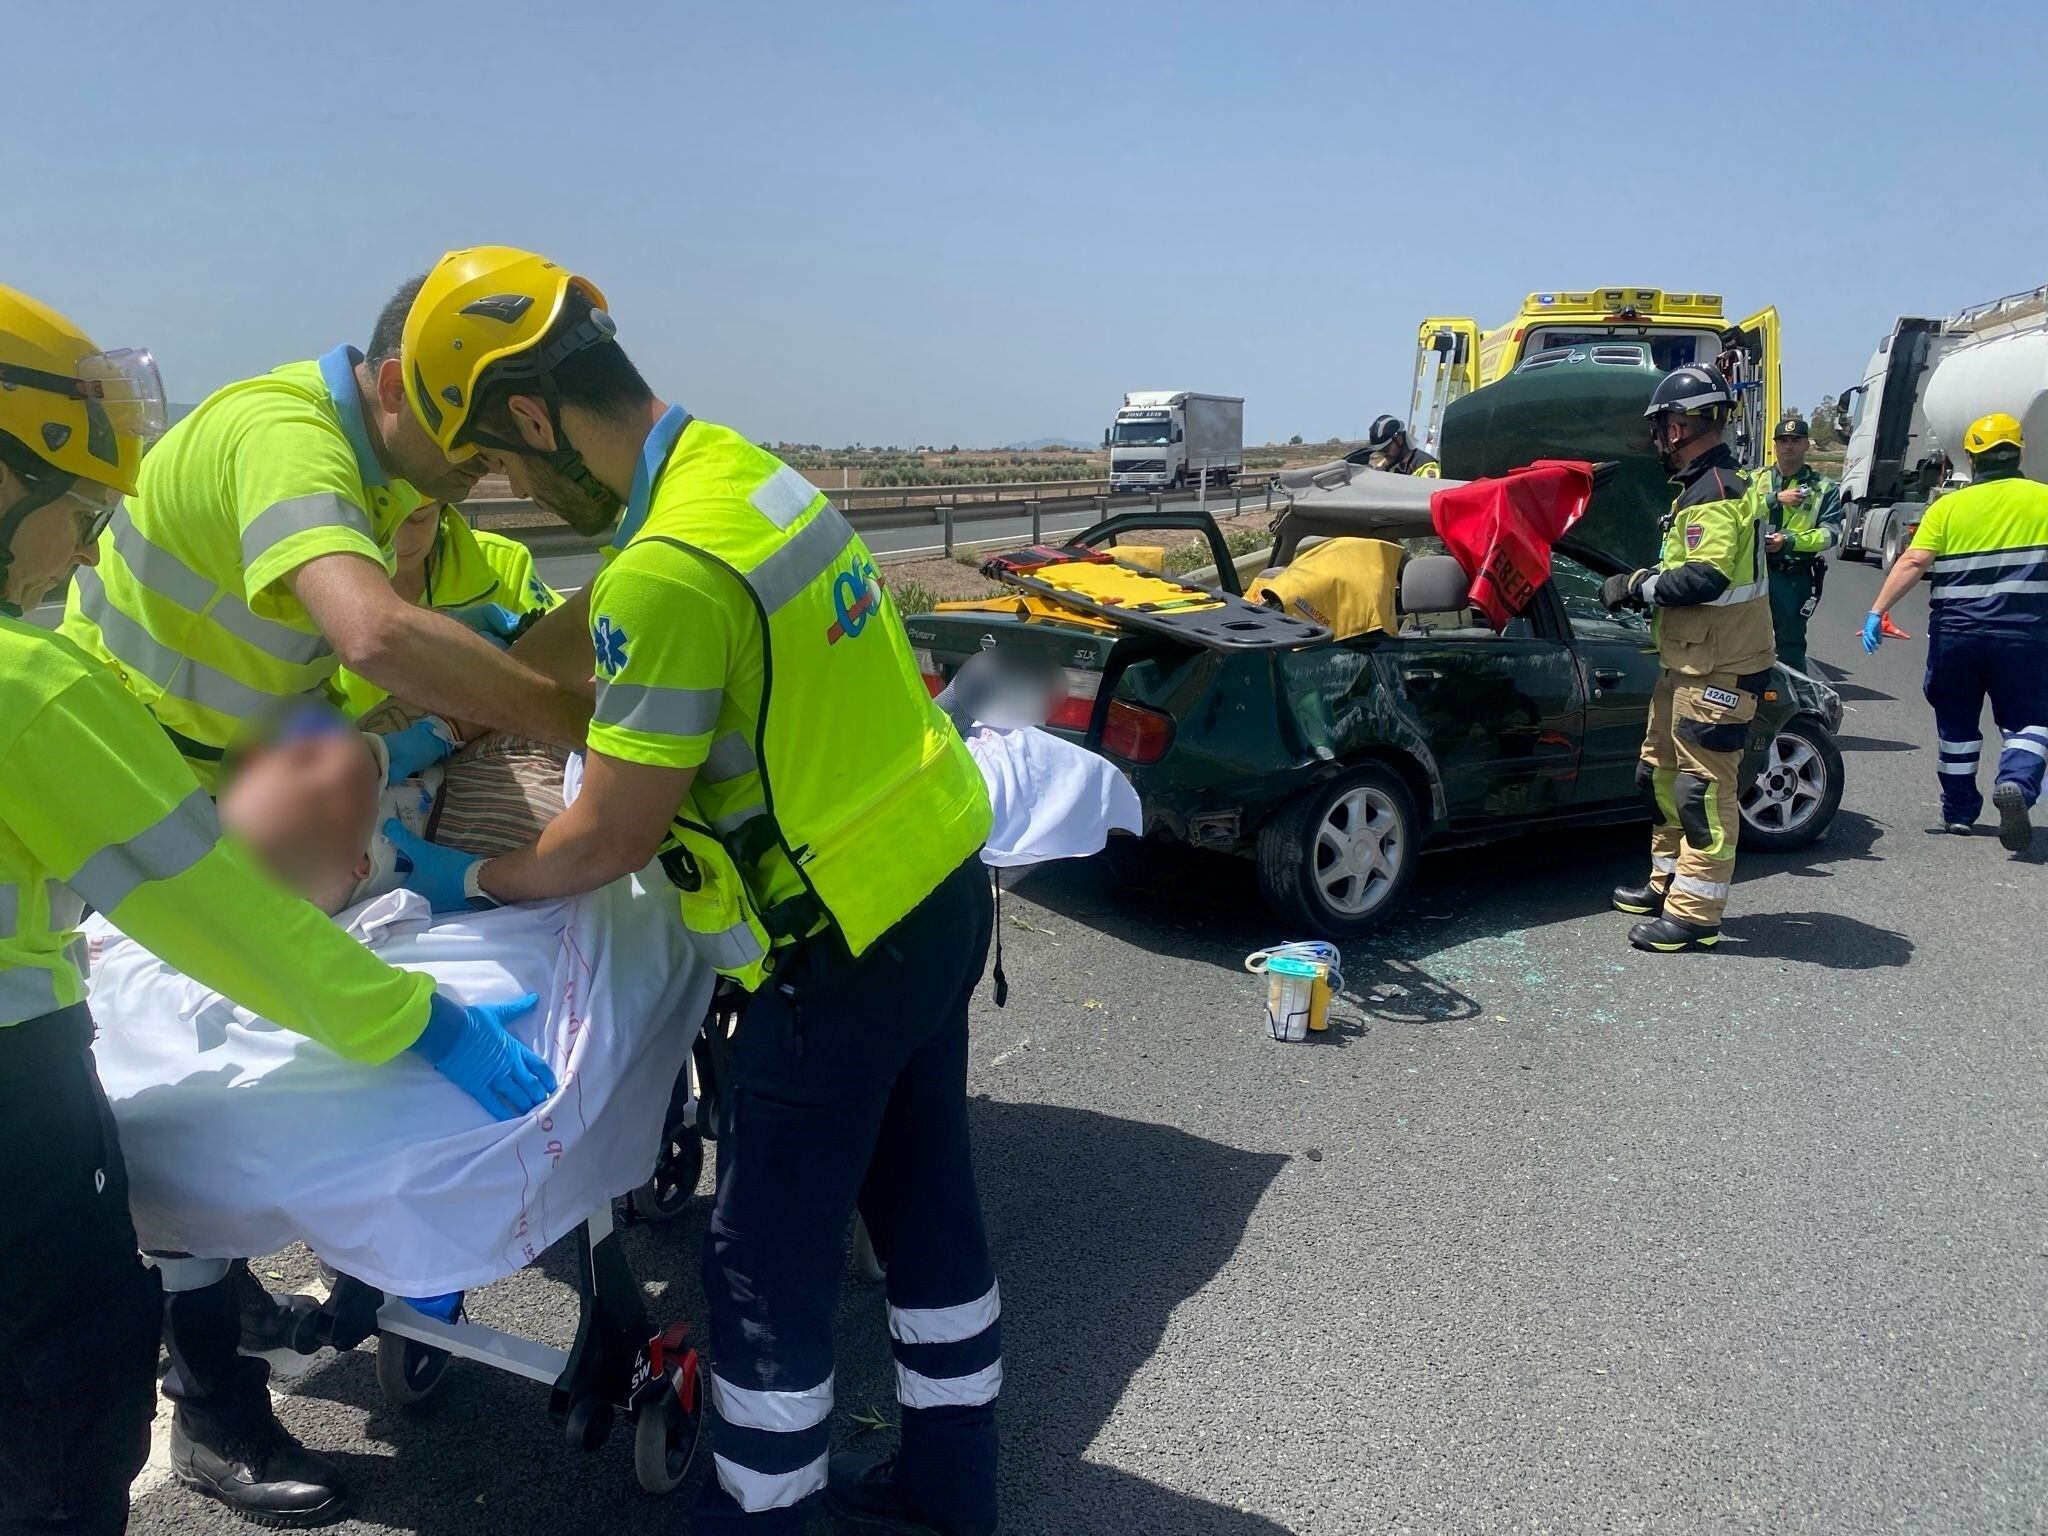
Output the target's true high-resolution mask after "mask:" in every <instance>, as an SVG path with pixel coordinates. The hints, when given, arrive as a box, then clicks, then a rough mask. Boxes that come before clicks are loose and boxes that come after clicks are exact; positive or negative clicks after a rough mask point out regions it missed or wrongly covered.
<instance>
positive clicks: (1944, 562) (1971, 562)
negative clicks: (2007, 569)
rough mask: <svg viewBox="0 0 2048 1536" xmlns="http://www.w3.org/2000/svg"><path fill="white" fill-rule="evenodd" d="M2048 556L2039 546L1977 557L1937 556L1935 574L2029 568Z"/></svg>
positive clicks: (1996, 550) (1990, 551)
mask: <svg viewBox="0 0 2048 1536" xmlns="http://www.w3.org/2000/svg"><path fill="white" fill-rule="evenodd" d="M2044 555H2048V551H2044V550H2043V548H2042V546H2040V545H2038V544H2028V545H2024V546H2022V547H2020V548H2018V549H1994V550H1989V551H1986V552H1985V553H1983V554H1976V555H1936V556H1935V557H1934V574H1935V575H1936V576H1949V575H1953V574H1954V573H1955V572H1957V571H1995V570H1997V569H1998V568H1999V567H2000V566H2002V565H2018V566H2028V565H2032V564H2034V563H2035V562H2036V561H2038V560H2040V559H2042V558H2043V557H2044Z"/></svg>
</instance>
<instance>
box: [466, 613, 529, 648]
mask: <svg viewBox="0 0 2048 1536" xmlns="http://www.w3.org/2000/svg"><path fill="white" fill-rule="evenodd" d="M448 617H449V618H451V619H453V620H454V621H455V622H456V623H458V624H460V625H461V626H462V627H463V628H464V629H468V630H474V631H475V632H476V633H477V634H479V635H482V636H483V637H484V639H486V640H488V641H490V642H491V644H493V645H495V646H496V647H497V648H498V649H499V650H501V651H502V650H504V649H506V648H507V647H508V646H510V645H511V644H512V637H513V636H514V635H516V634H517V633H518V632H519V625H520V623H521V621H522V620H524V618H525V617H526V615H524V614H522V613H519V612H517V611H515V610H514V609H511V608H507V607H506V606H505V605H504V604H503V603H471V604H470V605H469V606H468V607H467V608H450V609H449V610H448Z"/></svg>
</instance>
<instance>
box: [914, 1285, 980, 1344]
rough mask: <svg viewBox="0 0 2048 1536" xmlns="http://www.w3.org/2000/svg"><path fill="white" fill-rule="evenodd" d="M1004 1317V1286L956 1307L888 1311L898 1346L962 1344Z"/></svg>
mask: <svg viewBox="0 0 2048 1536" xmlns="http://www.w3.org/2000/svg"><path fill="white" fill-rule="evenodd" d="M1002 1315H1003V1292H1002V1287H1001V1286H998V1285H991V1286H990V1287H989V1288H988V1290H987V1292H986V1293H985V1294H983V1295H981V1296H977V1297H976V1298H975V1299H974V1300H972V1301H969V1302H964V1303H962V1304H961V1305H960V1306H957V1307H899V1306H894V1305H891V1306H890V1308H889V1337H890V1338H892V1339H894V1340H895V1341H896V1342H897V1343H899V1344H959V1343H963V1342H965V1341H966V1340H968V1339H971V1338H973V1337H974V1336H975V1335H976V1334H978V1333H983V1332H985V1331H987V1330H988V1329H989V1328H991V1327H993V1326H994V1324H995V1321H996V1319H997V1318H999V1317H1001V1316H1002Z"/></svg>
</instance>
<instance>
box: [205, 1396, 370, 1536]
mask: <svg viewBox="0 0 2048 1536" xmlns="http://www.w3.org/2000/svg"><path fill="white" fill-rule="evenodd" d="M171 1472H172V1473H173V1475H175V1476H176V1477H177V1479H178V1481H179V1482H181V1483H183V1484H184V1485H185V1486H186V1487H187V1488H191V1489H195V1490H197V1491H198V1492H200V1493H203V1494H207V1495H208V1496H210V1497H212V1498H216V1499H219V1500H220V1501H221V1503H223V1504H225V1505H227V1507H228V1508H229V1509H232V1510H233V1511H234V1512H235V1513H236V1514H238V1515H240V1516H241V1517H242V1518H243V1519H245V1520H253V1521H255V1522H256V1524H258V1525H271V1526H285V1527H296V1526H308V1525H326V1524H327V1523H328V1522H330V1521H333V1520H339V1519H340V1518H341V1516H342V1513H343V1512H344V1511H345V1510H346V1509H347V1507H348V1497H347V1495H346V1494H345V1493H344V1492H343V1491H342V1486H341V1473H340V1471H339V1470H338V1469H337V1468H336V1467H335V1465H334V1464H333V1463H332V1462H330V1461H329V1460H327V1458H326V1457H324V1456H317V1455H315V1454H314V1453H313V1452H311V1451H309V1450H307V1449H306V1448H305V1447H304V1446H303V1445H301V1444H299V1442H298V1441H297V1440H296V1439H294V1438H293V1437H292V1433H291V1431H290V1430H288V1429H286V1428H285V1427H284V1426H283V1425H282V1424H280V1423H278V1422H277V1420H276V1418H274V1417H266V1419H265V1420H264V1421H262V1422H259V1423H257V1424H255V1425H253V1426H251V1427H248V1428H246V1429H243V1430H241V1431H239V1432H229V1431H228V1430H227V1429H226V1428H225V1427H224V1426H221V1425H219V1424H217V1423H215V1422H214V1421H212V1420H210V1419H206V1418H203V1417H202V1416H201V1415H199V1414H195V1413H188V1412H187V1411H186V1410H185V1409H183V1408H178V1409H174V1410H173V1411H172V1414H171Z"/></svg>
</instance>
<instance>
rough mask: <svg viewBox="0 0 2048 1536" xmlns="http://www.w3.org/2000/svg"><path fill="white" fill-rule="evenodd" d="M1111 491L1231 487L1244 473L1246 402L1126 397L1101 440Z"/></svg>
mask: <svg viewBox="0 0 2048 1536" xmlns="http://www.w3.org/2000/svg"><path fill="white" fill-rule="evenodd" d="M1102 445H1103V446H1104V447H1105V448H1107V449H1108V450H1109V488H1110V489H1111V490H1112V491H1144V490H1181V489H1183V488H1185V487H1187V486H1190V485H1196V484H1200V483H1202V482H1203V481H1204V480H1205V479H1206V482H1207V484H1208V485H1210V486H1211V487H1216V486H1227V485H1229V484H1230V482H1231V481H1233V480H1235V479H1236V478H1237V476H1238V474H1239V473H1240V472H1241V471H1242V470H1243V469H1244V399H1243V397H1242V396H1238V395H1203V394H1197V393H1195V392H1194V391H1193V390H1185V389H1137V390H1132V391H1131V392H1130V393H1129V394H1127V395H1125V396H1124V403H1123V405H1122V407H1121V408H1120V409H1119V410H1118V411H1117V413H1116V420H1115V421H1113V422H1112V423H1111V424H1110V426H1109V429H1108V430H1107V431H1105V432H1104V433H1103V434H1102Z"/></svg>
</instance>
